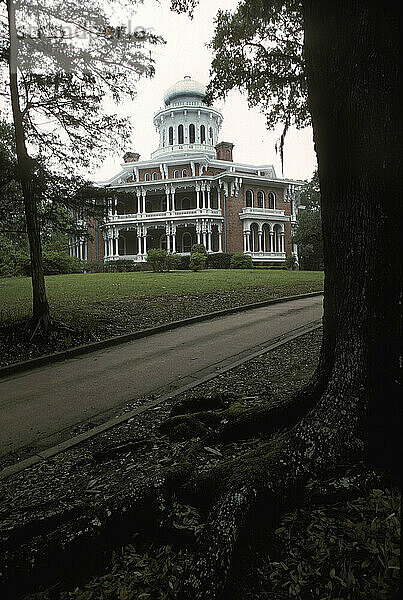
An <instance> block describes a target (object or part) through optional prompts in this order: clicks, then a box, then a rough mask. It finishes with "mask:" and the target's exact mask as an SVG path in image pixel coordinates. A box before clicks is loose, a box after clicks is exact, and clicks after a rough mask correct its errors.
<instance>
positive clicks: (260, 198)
mask: <svg viewBox="0 0 403 600" xmlns="http://www.w3.org/2000/svg"><path fill="white" fill-rule="evenodd" d="M257 207H258V208H264V193H263V192H262V191H261V190H259V191H258V193H257Z"/></svg>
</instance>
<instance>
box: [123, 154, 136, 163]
mask: <svg viewBox="0 0 403 600" xmlns="http://www.w3.org/2000/svg"><path fill="white" fill-rule="evenodd" d="M139 158H140V154H137V152H126V153H125V154H124V156H123V160H124V161H125V163H128V162H137V161H138V159H139Z"/></svg>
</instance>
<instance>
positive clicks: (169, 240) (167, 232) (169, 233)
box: [165, 223, 171, 252]
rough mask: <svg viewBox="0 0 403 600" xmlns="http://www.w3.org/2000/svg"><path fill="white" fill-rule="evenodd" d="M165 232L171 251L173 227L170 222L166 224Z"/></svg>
mask: <svg viewBox="0 0 403 600" xmlns="http://www.w3.org/2000/svg"><path fill="white" fill-rule="evenodd" d="M165 233H166V236H167V250H168V252H171V228H170V226H169V223H167V224H166V225H165Z"/></svg>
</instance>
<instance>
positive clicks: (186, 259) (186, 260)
mask: <svg viewBox="0 0 403 600" xmlns="http://www.w3.org/2000/svg"><path fill="white" fill-rule="evenodd" d="M178 258H180V262H179V266H178V269H180V270H182V271H188V270H189V269H190V256H189V255H187V256H179V257H178Z"/></svg>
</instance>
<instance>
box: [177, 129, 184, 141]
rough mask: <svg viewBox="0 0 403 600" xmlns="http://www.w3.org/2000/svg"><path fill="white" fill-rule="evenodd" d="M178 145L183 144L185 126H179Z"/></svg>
mask: <svg viewBox="0 0 403 600" xmlns="http://www.w3.org/2000/svg"><path fill="white" fill-rule="evenodd" d="M178 144H183V125H179V126H178Z"/></svg>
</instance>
